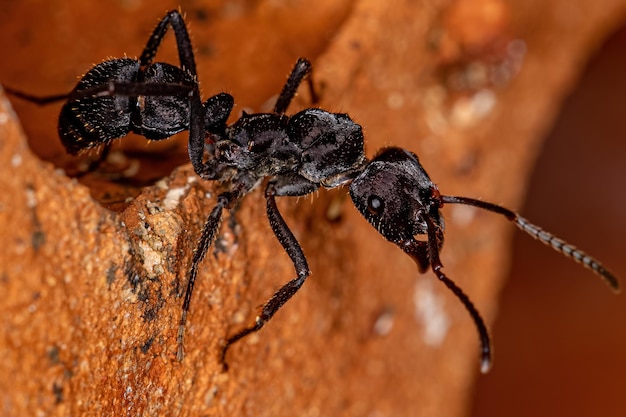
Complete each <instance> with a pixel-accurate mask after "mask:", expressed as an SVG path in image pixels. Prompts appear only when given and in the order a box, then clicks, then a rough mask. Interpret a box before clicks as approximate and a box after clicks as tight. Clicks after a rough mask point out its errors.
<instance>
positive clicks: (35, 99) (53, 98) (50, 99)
mask: <svg viewBox="0 0 626 417" xmlns="http://www.w3.org/2000/svg"><path fill="white" fill-rule="evenodd" d="M4 91H6V92H7V93H9V94H10V95H12V96H15V97H18V98H21V99H22V100H26V101H30V102H31V103H35V104H37V105H40V106H44V105H46V104H50V103H56V102H57V101H63V100H65V99H67V98H68V97H69V94H53V95H49V96H34V95H32V94H28V93H24V92H22V91H19V90H14V89H12V88H10V87H6V86H5V87H4Z"/></svg>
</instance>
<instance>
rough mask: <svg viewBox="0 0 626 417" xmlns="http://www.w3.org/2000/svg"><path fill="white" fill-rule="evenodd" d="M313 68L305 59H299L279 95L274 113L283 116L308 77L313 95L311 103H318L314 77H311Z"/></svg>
mask: <svg viewBox="0 0 626 417" xmlns="http://www.w3.org/2000/svg"><path fill="white" fill-rule="evenodd" d="M311 70H312V66H311V63H310V62H309V61H308V60H307V59H305V58H299V59H298V60H297V61H296V65H295V66H294V67H293V69H292V70H291V74H289V78H288V79H287V82H286V83H285V85H284V86H283V89H282V91H281V92H280V94H279V95H278V99H277V100H276V105H274V113H279V114H282V113H284V112H285V111H286V110H287V107H289V104H290V103H291V100H292V99H293V97H294V96H295V95H296V91H297V90H298V87H299V86H300V84H301V83H302V80H303V79H304V78H305V77H306V78H307V82H308V84H309V91H310V93H311V101H312V102H313V103H317V101H318V97H317V94H316V93H315V87H314V85H313V77H312V76H311Z"/></svg>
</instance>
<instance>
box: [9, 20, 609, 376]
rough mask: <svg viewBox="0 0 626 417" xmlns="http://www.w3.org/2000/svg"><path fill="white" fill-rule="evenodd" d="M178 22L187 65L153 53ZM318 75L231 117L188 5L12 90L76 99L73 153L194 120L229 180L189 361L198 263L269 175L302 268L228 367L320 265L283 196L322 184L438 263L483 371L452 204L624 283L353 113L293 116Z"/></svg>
mask: <svg viewBox="0 0 626 417" xmlns="http://www.w3.org/2000/svg"><path fill="white" fill-rule="evenodd" d="M168 26H171V27H172V29H173V31H174V35H175V37H176V44H177V48H178V54H179V60H180V65H181V66H180V67H176V66H173V65H170V64H167V63H161V62H153V59H154V56H155V55H156V52H157V49H158V47H159V45H160V43H161V40H162V39H163V37H164V36H165V34H166V32H167V28H168ZM310 74H311V64H310V63H309V61H307V60H306V59H303V58H300V59H299V60H298V61H297V63H296V65H295V67H294V68H293V70H292V72H291V74H290V76H289V78H288V79H287V82H286V83H285V85H284V87H283V89H282V91H281V93H280V95H279V96H278V99H277V101H276V104H275V106H274V109H273V112H271V113H255V114H246V113H243V115H242V116H241V118H240V119H239V120H237V121H236V122H235V123H233V124H232V125H227V119H228V117H229V115H230V113H231V111H232V108H233V106H234V100H233V98H232V96H230V95H228V94H226V93H221V94H217V95H215V96H212V97H210V98H209V99H208V100H207V101H205V102H204V103H202V102H201V99H200V93H199V86H198V81H197V74H196V65H195V60H194V56H193V50H192V46H191V42H190V40H189V35H188V32H187V29H186V27H185V23H184V20H183V18H182V16H181V15H180V13H179V12H178V11H175V10H174V11H171V12H169V13H167V14H166V15H165V17H164V18H163V19H162V20H161V21H160V23H159V24H158V25H157V27H156V29H155V30H154V31H153V33H152V35H151V36H150V39H149V40H148V43H147V45H146V47H145V49H144V50H143V53H142V54H141V56H140V58H139V59H138V60H134V59H130V58H124V59H113V60H109V61H105V62H103V63H101V64H98V65H96V66H95V67H93V68H92V69H91V70H89V71H88V72H87V73H86V74H85V75H84V76H83V78H82V79H81V80H80V81H79V83H78V84H77V86H76V87H75V88H74V90H72V91H71V92H70V93H69V94H64V95H58V96H49V97H35V96H32V95H28V94H24V93H21V92H18V91H15V90H12V89H7V91H8V92H10V93H11V94H14V95H16V96H19V97H21V98H24V99H27V100H30V101H33V102H36V103H40V104H44V103H49V102H52V101H57V100H61V99H67V102H66V104H65V105H64V106H63V108H62V110H61V114H60V116H59V135H60V137H61V141H62V142H63V144H64V146H65V148H66V149H67V151H68V152H69V153H71V154H77V153H79V152H81V151H84V150H86V149H90V148H93V147H102V146H104V151H103V154H102V155H106V152H107V151H108V148H109V146H110V143H111V141H112V140H114V139H116V138H120V137H122V136H125V135H126V134H127V133H129V132H134V133H137V134H140V135H142V136H144V137H146V138H147V139H152V140H160V139H165V138H168V137H170V136H172V135H173V134H175V133H178V132H181V131H184V130H189V144H188V151H189V157H190V160H191V163H192V166H193V168H194V171H195V172H196V174H197V175H199V176H200V178H202V179H204V180H215V181H219V182H220V183H221V184H222V185H223V186H224V188H225V189H226V191H224V192H222V193H220V194H219V195H218V196H217V204H216V206H215V207H214V208H213V210H212V211H211V214H210V215H209V217H208V219H207V221H206V223H205V225H204V228H203V230H202V234H201V236H200V239H199V241H198V244H197V247H196V249H195V251H194V254H193V258H192V262H191V266H190V268H189V272H188V276H187V288H186V292H185V298H184V301H183V306H182V313H181V319H180V324H179V329H178V336H177V343H178V349H177V358H178V359H179V360H182V359H183V356H184V354H183V336H184V329H185V324H186V321H187V314H188V312H189V307H190V302H191V295H192V292H193V287H194V283H195V280H196V276H197V273H198V268H199V266H200V263H201V262H202V260H203V258H204V256H205V255H206V253H207V251H208V249H209V247H210V246H211V245H212V244H213V242H214V240H215V237H216V232H217V229H218V227H219V224H220V221H221V218H222V213H223V211H224V209H231V208H233V207H234V206H235V205H236V204H237V203H238V202H239V201H240V200H241V199H242V198H243V197H244V196H245V195H246V194H248V193H249V192H250V191H252V190H253V189H254V188H255V187H257V186H258V185H259V184H261V183H266V186H265V199H266V210H267V217H268V219H269V223H270V226H271V228H272V230H273V232H274V234H275V235H276V238H277V239H278V241H279V242H280V244H281V245H282V247H283V248H284V250H285V251H286V252H287V255H288V256H289V257H290V259H291V261H292V263H293V265H294V268H295V270H296V274H297V277H296V278H294V279H292V280H291V281H289V282H288V283H287V284H285V285H283V286H282V287H281V288H280V289H279V290H278V291H276V293H275V294H274V295H273V296H272V297H271V298H270V299H269V300H268V301H267V302H266V303H265V304H264V306H263V307H262V309H261V313H260V314H259V315H258V316H257V318H256V320H255V322H254V324H252V325H250V326H248V327H246V328H244V329H243V330H241V331H239V332H238V333H236V334H234V335H233V336H231V337H229V338H228V339H227V340H226V342H225V344H224V347H223V349H222V352H221V357H220V359H221V361H222V363H223V364H224V366H226V363H225V356H226V352H227V351H228V349H229V347H230V346H231V345H232V344H233V343H235V342H237V341H238V340H240V339H242V338H243V337H245V336H247V335H249V334H250V333H253V332H256V331H258V330H259V329H261V327H263V325H264V324H265V323H267V322H268V321H269V320H270V319H271V318H272V317H273V316H274V314H276V312H277V311H278V310H279V309H280V308H281V307H282V306H283V305H284V304H285V303H286V302H287V301H288V300H289V299H291V297H292V296H293V295H294V294H295V293H296V292H297V291H298V290H299V289H300V288H301V287H302V285H303V284H304V282H305V280H306V279H307V277H308V276H309V275H310V270H309V266H308V263H307V260H306V258H305V256H304V252H303V251H302V248H301V247H300V244H299V243H298V241H297V240H296V238H295V237H294V235H293V233H292V232H291V230H290V229H289V227H288V226H287V224H286V222H285V221H284V219H283V217H282V215H281V214H280V212H279V210H278V208H277V206H276V197H282V196H304V195H307V194H310V193H312V192H314V191H316V190H317V189H319V188H320V187H324V188H329V189H330V188H335V187H339V186H342V185H347V186H349V190H350V196H351V198H352V201H353V203H354V205H355V206H356V208H357V209H358V210H359V211H360V212H361V214H362V215H363V216H364V217H365V218H366V219H367V221H368V222H369V223H370V224H371V225H372V226H374V227H375V228H376V230H378V232H379V233H380V234H381V235H382V236H383V237H384V238H385V239H386V240H388V241H389V242H392V243H394V244H396V245H397V246H398V247H400V248H401V249H402V250H403V251H404V252H405V253H407V254H408V255H409V256H410V257H411V258H412V259H413V260H414V261H415V263H416V264H417V267H418V270H419V271H420V272H425V271H427V270H428V268H429V267H430V269H431V270H432V271H433V272H434V274H435V275H436V276H437V278H438V279H439V280H440V281H442V282H443V283H444V284H445V285H446V287H448V288H449V289H450V290H451V291H452V293H453V294H454V295H455V296H456V297H457V298H458V299H459V300H460V301H461V303H462V304H463V305H464V306H465V308H466V309H467V311H468V312H469V314H470V316H471V317H472V319H473V321H474V323H475V325H476V327H477V329H478V334H479V337H480V343H481V370H482V371H483V372H486V371H487V370H488V369H489V368H490V366H491V342H490V338H489V333H488V331H487V327H486V326H485V323H484V321H483V319H482V317H481V316H480V314H479V312H478V310H477V309H476V307H475V306H474V304H473V303H472V302H471V300H470V299H469V297H468V296H467V295H466V294H465V293H464V292H463V290H461V288H460V287H458V286H457V285H456V284H455V283H454V282H453V281H452V280H451V279H450V278H448V277H447V276H446V275H445V273H444V272H443V264H442V262H441V260H440V258H439V252H440V250H441V248H442V246H443V241H444V221H443V217H442V214H441V208H442V207H443V206H444V204H465V205H470V206H474V207H477V208H480V209H484V210H487V211H491V212H494V213H497V214H500V215H502V216H504V217H505V218H506V219H507V220H509V221H511V222H513V223H514V224H515V225H516V226H517V227H519V228H520V229H521V230H522V231H524V232H525V233H528V234H529V235H531V236H532V237H533V238H535V239H538V240H539V241H540V242H542V243H544V244H546V245H548V246H550V247H552V248H553V249H554V250H556V251H557V252H560V253H561V254H563V255H565V256H567V257H569V258H572V259H573V260H574V261H576V262H579V263H581V264H582V265H584V266H585V267H587V268H589V269H591V270H592V271H593V272H594V273H596V274H597V275H599V276H600V277H601V278H603V279H604V280H605V281H606V283H607V284H608V285H609V286H610V287H611V288H612V289H613V290H614V291H616V292H618V291H619V282H618V280H617V278H616V277H615V276H614V275H613V274H612V273H611V272H609V271H608V270H607V269H606V268H605V267H604V266H603V265H602V264H601V263H600V262H598V261H597V260H596V259H594V258H592V257H590V256H589V255H587V254H586V253H584V252H583V251H581V250H579V249H576V248H575V247H574V246H572V245H570V244H568V243H566V242H565V241H563V240H561V239H559V238H557V237H555V236H554V235H552V234H550V233H548V232H546V231H544V230H542V229H541V228H539V227H538V226H536V225H534V224H532V223H530V222H528V221H527V220H526V219H524V218H523V217H521V216H519V215H518V214H516V213H515V212H513V211H511V210H509V209H507V208H504V207H502V206H499V205H496V204H492V203H487V202H484V201H480V200H476V199H472V198H468V197H458V196H447V195H442V194H440V192H439V190H438V188H437V186H436V185H435V184H434V183H433V182H432V181H431V179H430V177H429V176H428V174H427V173H426V171H425V170H424V168H423V167H422V165H421V164H420V162H419V160H418V158H417V156H416V155H415V154H413V153H412V152H409V151H407V150H404V149H400V148H395V147H390V148H385V149H382V150H381V151H379V152H378V153H377V154H376V156H375V157H374V158H373V159H371V160H368V159H367V158H366V157H365V151H364V144H363V133H362V130H361V126H359V125H358V124H356V123H355V122H353V121H352V119H350V117H349V116H348V115H347V114H341V113H330V112H327V111H325V110H322V109H317V108H309V109H305V110H302V111H300V112H299V113H296V114H295V115H293V116H287V115H285V111H286V110H287V108H288V106H289V104H290V103H291V101H292V99H293V97H294V95H295V93H296V91H297V89H298V87H299V86H300V84H301V83H302V81H303V80H305V79H306V80H307V81H308V84H309V89H310V91H311V96H312V98H313V101H314V102H315V101H316V96H315V91H314V88H313V83H312V78H311V77H310ZM205 155H206V158H205ZM103 157H104V156H101V157H100V161H101V160H102V159H103ZM418 235H425V236H426V240H418V239H416V236H418Z"/></svg>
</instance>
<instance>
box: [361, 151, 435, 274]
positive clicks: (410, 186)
mask: <svg viewBox="0 0 626 417" xmlns="http://www.w3.org/2000/svg"><path fill="white" fill-rule="evenodd" d="M350 196H351V197H352V201H353V202H354V205H355V206H356V207H357V208H358V209H359V211H360V212H361V214H363V216H364V217H365V218H366V219H367V221H368V222H370V223H371V224H372V226H374V227H375V228H376V230H378V232H379V233H380V234H382V235H383V237H384V238H385V239H387V240H388V241H390V242H393V243H395V244H396V245H398V246H399V247H400V248H402V250H404V251H405V252H406V253H407V254H409V255H410V256H411V257H412V258H413V259H414V260H415V261H416V263H417V265H418V267H419V269H420V270H421V271H423V270H425V269H426V268H427V267H428V265H429V262H430V261H429V256H428V253H429V250H428V246H429V245H428V243H427V242H425V241H418V240H417V239H416V238H415V236H418V235H426V237H427V239H429V240H430V239H434V240H435V242H434V245H435V246H436V247H437V249H438V248H440V247H441V245H442V244H443V219H442V217H441V213H440V212H439V208H440V206H441V202H440V200H439V190H438V189H437V186H436V185H435V184H434V183H433V182H432V181H431V180H430V178H429V177H428V174H427V173H426V171H424V168H422V166H421V165H420V163H419V160H418V159H417V156H416V155H415V154H413V153H411V152H408V151H405V150H403V149H400V148H386V149H383V150H382V151H381V152H379V153H378V154H377V155H376V157H374V159H373V160H372V161H370V163H369V164H368V165H367V167H366V168H365V169H364V170H363V172H362V173H361V174H360V175H359V176H358V177H357V178H356V179H355V180H354V181H353V182H352V184H351V186H350ZM429 228H430V229H433V230H430V233H429Z"/></svg>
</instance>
